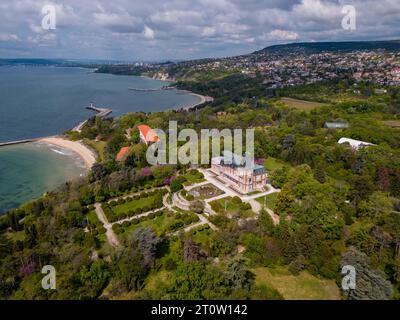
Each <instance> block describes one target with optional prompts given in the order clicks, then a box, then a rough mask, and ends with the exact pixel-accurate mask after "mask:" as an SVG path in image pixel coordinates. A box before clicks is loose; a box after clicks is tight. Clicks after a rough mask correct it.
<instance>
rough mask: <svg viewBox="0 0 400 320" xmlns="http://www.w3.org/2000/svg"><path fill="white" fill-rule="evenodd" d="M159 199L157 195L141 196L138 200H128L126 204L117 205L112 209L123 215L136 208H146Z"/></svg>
mask: <svg viewBox="0 0 400 320" xmlns="http://www.w3.org/2000/svg"><path fill="white" fill-rule="evenodd" d="M156 199H157V195H154V196H150V197H146V198H140V199H138V200H132V201H127V202H125V203H124V204H120V205H117V206H115V207H113V208H112V210H113V211H114V212H115V213H116V214H117V215H121V214H124V213H126V212H129V211H135V210H136V209H139V208H140V209H142V208H146V207H148V206H150V205H152V204H153V203H154V201H155V200H156Z"/></svg>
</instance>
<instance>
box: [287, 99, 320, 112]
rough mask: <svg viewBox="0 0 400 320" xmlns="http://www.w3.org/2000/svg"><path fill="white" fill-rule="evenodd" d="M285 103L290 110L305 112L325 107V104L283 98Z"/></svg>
mask: <svg viewBox="0 0 400 320" xmlns="http://www.w3.org/2000/svg"><path fill="white" fill-rule="evenodd" d="M281 100H282V102H283V103H285V104H286V105H287V106H288V107H289V108H294V109H299V110H303V111H311V110H314V109H317V108H320V107H322V106H324V105H325V104H323V103H318V102H311V101H305V100H298V99H293V98H282V99H281Z"/></svg>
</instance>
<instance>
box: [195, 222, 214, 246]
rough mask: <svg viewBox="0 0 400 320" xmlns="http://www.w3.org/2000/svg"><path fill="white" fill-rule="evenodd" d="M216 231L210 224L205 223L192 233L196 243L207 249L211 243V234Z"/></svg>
mask: <svg viewBox="0 0 400 320" xmlns="http://www.w3.org/2000/svg"><path fill="white" fill-rule="evenodd" d="M214 232H215V231H214V230H212V229H211V228H210V227H209V226H208V225H203V226H200V227H198V228H196V229H193V230H191V235H192V237H193V241H194V243H196V244H197V245H199V246H200V247H201V248H203V249H205V248H207V247H208V246H209V245H210V241H211V236H212V235H213V234H214Z"/></svg>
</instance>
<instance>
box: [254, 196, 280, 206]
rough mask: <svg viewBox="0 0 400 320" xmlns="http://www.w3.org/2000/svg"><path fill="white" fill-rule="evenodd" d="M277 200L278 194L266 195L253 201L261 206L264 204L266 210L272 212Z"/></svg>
mask: <svg viewBox="0 0 400 320" xmlns="http://www.w3.org/2000/svg"><path fill="white" fill-rule="evenodd" d="M277 199H278V192H275V193H271V194H269V195H266V196H264V197H260V198H256V199H255V200H256V201H258V202H259V203H260V204H261V205H262V206H263V205H264V204H265V205H266V206H267V208H269V209H271V210H274V208H275V203H276V200H277Z"/></svg>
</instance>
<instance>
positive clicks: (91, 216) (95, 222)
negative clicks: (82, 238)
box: [86, 210, 103, 228]
mask: <svg viewBox="0 0 400 320" xmlns="http://www.w3.org/2000/svg"><path fill="white" fill-rule="evenodd" d="M86 218H87V219H88V221H89V224H90V225H91V226H93V227H94V228H97V227H99V226H103V224H102V223H101V222H100V220H99V219H98V218H97V215H96V212H95V211H94V210H92V211H90V212H89V213H88V214H87V216H86Z"/></svg>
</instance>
